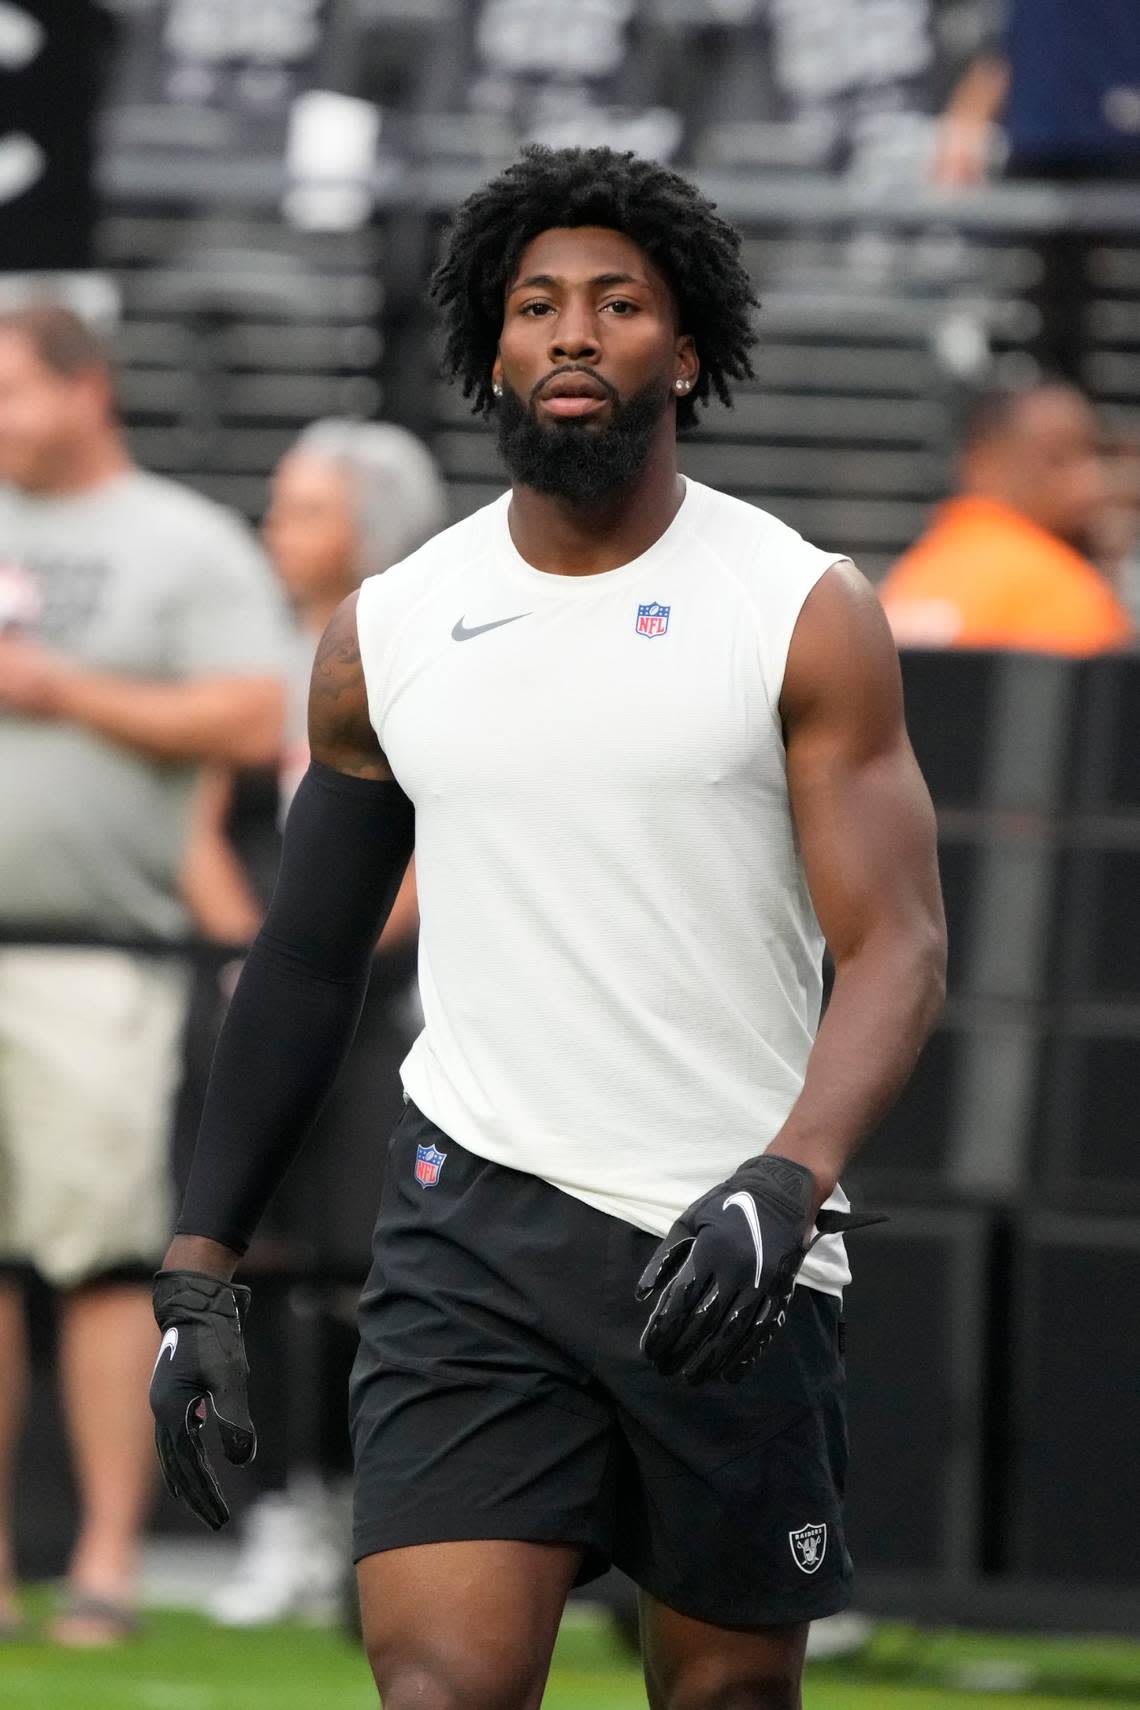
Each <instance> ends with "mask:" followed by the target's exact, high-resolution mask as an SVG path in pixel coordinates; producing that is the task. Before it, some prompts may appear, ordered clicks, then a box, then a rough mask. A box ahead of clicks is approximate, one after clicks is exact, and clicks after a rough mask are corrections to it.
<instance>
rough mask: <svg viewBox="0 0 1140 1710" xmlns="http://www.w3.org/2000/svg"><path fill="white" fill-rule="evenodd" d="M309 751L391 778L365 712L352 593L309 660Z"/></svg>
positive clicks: (367, 774)
mask: <svg viewBox="0 0 1140 1710" xmlns="http://www.w3.org/2000/svg"><path fill="white" fill-rule="evenodd" d="M309 751H310V753H311V754H312V756H313V759H314V760H320V761H321V762H322V763H323V764H324V765H326V766H331V767H333V768H334V770H336V771H337V772H345V773H347V774H348V776H349V777H352V778H380V779H384V778H390V777H391V776H392V772H391V769H390V767H389V765H388V762H387V761H386V760H385V758H384V754H383V751H382V750H381V747H380V744H379V742H378V741H377V739H376V732H375V731H374V730H373V728H372V723H371V720H370V719H369V716H368V693H367V690H366V688H365V683H364V667H363V665H362V664H361V660H360V642H359V639H358V636H357V633H356V595H355V594H351V595H350V596H349V597H348V599H347V600H344V601H343V602H342V603H341V605H339V606H338V607H337V609H336V611H335V612H334V613H333V615H332V617H331V619H330V620H329V624H328V627H327V629H326V630H325V633H324V634H323V635H322V637H321V640H320V644H319V646H318V648H317V656H316V658H315V660H314V661H313V675H312V679H311V681H310V684H309Z"/></svg>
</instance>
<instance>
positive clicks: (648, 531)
mask: <svg viewBox="0 0 1140 1710" xmlns="http://www.w3.org/2000/svg"><path fill="white" fill-rule="evenodd" d="M684 496H685V484H684V482H683V481H682V480H681V477H680V475H679V474H678V473H677V448H676V442H675V441H674V439H673V437H672V435H670V437H669V439H668V440H667V441H665V440H663V441H662V442H661V443H659V444H658V445H656V446H654V448H653V450H652V451H651V452H650V455H649V457H648V458H647V459H646V462H645V463H644V465H643V466H642V468H641V470H640V472H639V473H638V475H637V476H636V477H635V479H634V480H633V481H632V482H631V483H630V484H629V485H628V486H626V487H622V488H620V489H619V490H618V491H617V492H616V493H613V494H608V495H607V496H606V498H605V499H602V500H598V501H596V502H594V503H587V504H580V503H575V502H573V501H572V500H569V499H559V498H555V497H552V496H551V495H550V494H548V493H536V492H535V490H534V488H533V487H524V486H522V485H519V484H516V485H515V487H514V488H513V489H512V494H511V504H510V510H509V511H508V513H507V521H508V524H509V527H510V531H511V539H512V540H513V541H514V544H515V548H516V550H517V552H518V553H519V555H520V556H521V557H522V558H525V559H526V561H527V563H528V564H533V565H534V567H535V569H536V570H546V571H548V572H549V573H550V574H551V575H553V576H596V575H599V574H600V573H601V572H602V571H605V570H617V569H618V568H619V567H620V566H621V565H623V564H629V563H631V562H632V560H633V559H635V558H640V556H641V554H642V553H643V552H648V550H649V548H650V547H651V546H652V545H653V543H654V541H656V540H659V539H660V538H661V536H662V535H663V534H664V533H665V530H666V529H667V528H668V527H669V524H670V523H671V522H672V521H673V518H674V517H675V516H676V514H677V511H678V510H679V508H680V505H681V500H682V499H683V498H684Z"/></svg>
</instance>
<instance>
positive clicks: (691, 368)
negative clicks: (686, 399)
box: [673, 333, 701, 392]
mask: <svg viewBox="0 0 1140 1710" xmlns="http://www.w3.org/2000/svg"><path fill="white" fill-rule="evenodd" d="M673 372H674V384H675V385H676V387H677V390H678V392H691V391H692V389H693V387H694V386H695V385H696V383H697V379H698V376H699V375H700V372H701V361H700V357H699V356H698V355H697V347H696V345H695V344H694V343H693V335H692V333H678V334H677V343H676V349H675V366H674V371H673Z"/></svg>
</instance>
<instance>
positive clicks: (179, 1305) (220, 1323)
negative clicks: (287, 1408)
mask: <svg viewBox="0 0 1140 1710" xmlns="http://www.w3.org/2000/svg"><path fill="white" fill-rule="evenodd" d="M249 1299H250V1296H249V1290H248V1288H243V1287H242V1285H241V1284H240V1283H225V1282H219V1281H218V1279H217V1278H216V1277H211V1276H206V1275H205V1274H204V1273H203V1272H201V1271H159V1272H158V1273H157V1275H156V1276H155V1279H154V1316H155V1318H156V1319H157V1320H158V1327H159V1329H160V1330H161V1331H162V1333H163V1335H162V1342H161V1344H160V1346H159V1350H158V1358H157V1360H156V1361H155V1363H154V1373H153V1375H152V1377H151V1380H150V1406H151V1412H152V1413H153V1414H154V1419H155V1426H154V1441H155V1446H156V1448H157V1449H158V1460H159V1465H160V1466H161V1467H162V1476H163V1478H164V1479H165V1480H166V1487H167V1489H168V1490H169V1491H170V1494H171V1496H176V1497H180V1498H181V1500H182V1501H183V1502H185V1504H186V1506H187V1507H188V1508H190V1509H191V1510H192V1511H193V1512H194V1513H195V1514H196V1515H197V1516H198V1518H199V1519H200V1520H204V1521H205V1523H206V1525H207V1526H209V1527H210V1528H211V1530H213V1531H215V1532H216V1531H218V1530H219V1529H220V1528H221V1527H222V1526H224V1525H225V1523H226V1521H227V1520H228V1519H229V1517H230V1511H229V1508H228V1507H227V1505H226V1499H225V1497H224V1496H223V1495H222V1493H221V1490H220V1488H219V1486H218V1481H217V1479H216V1478H215V1477H214V1472H213V1468H212V1467H211V1466H210V1463H209V1460H208V1459H207V1457H206V1451H205V1448H204V1446H203V1444H202V1438H201V1433H202V1427H203V1425H204V1424H205V1423H206V1420H207V1418H208V1417H209V1410H210V1409H211V1408H212V1409H213V1414H214V1418H215V1419H216V1421H217V1425H218V1435H219V1437H220V1438H221V1442H222V1451H223V1453H224V1454H225V1457H226V1459H227V1460H228V1461H232V1462H233V1463H234V1464H235V1465H236V1466H244V1464H245V1463H246V1462H247V1461H251V1460H252V1459H253V1457H254V1455H255V1454H256V1453H257V1433H256V1432H255V1431H254V1428H253V1421H252V1420H251V1418H250V1416H249V1402H248V1400H247V1397H246V1380H247V1378H248V1376H249V1366H248V1365H247V1363H246V1358H245V1345H244V1343H243V1341H242V1326H243V1325H244V1323H245V1319H246V1314H247V1313H248V1311H249Z"/></svg>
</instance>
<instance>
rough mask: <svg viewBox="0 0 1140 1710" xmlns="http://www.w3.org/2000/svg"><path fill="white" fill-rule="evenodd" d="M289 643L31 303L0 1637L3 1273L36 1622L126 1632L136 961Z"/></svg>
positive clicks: (15, 659)
mask: <svg viewBox="0 0 1140 1710" xmlns="http://www.w3.org/2000/svg"><path fill="white" fill-rule="evenodd" d="M287 657H288V629H287V620H286V617H285V613H284V608H283V605H282V602H281V600H280V596H279V594H278V592H277V589H276V586H275V583H274V579H273V577H272V575H271V573H270V572H269V570H268V568H267V567H266V565H265V563H264V561H263V559H262V557H261V554H260V551H259V549H258V547H257V545H256V543H255V541H254V539H253V537H252V535H251V534H250V532H249V531H248V529H247V528H246V527H245V525H244V524H243V523H241V522H240V521H239V520H238V519H237V518H235V517H233V516H231V515H229V514H228V513H226V512H224V511H223V510H221V509H219V507H217V506H216V505H213V504H211V503H210V502H209V501H207V500H205V499H203V498H201V497H199V496H197V495H196V494H193V493H191V492H188V491H186V490H185V489H183V488H180V487H178V486H176V485H174V484H173V483H172V482H169V481H165V480H161V479H159V478H158V477H156V476H153V475H148V474H145V473H144V472H142V471H141V470H139V469H137V468H135V467H134V466H133V464H132V463H131V461H130V459H129V457H128V455H127V452H126V448H125V446H124V443H123V439H122V435H121V430H120V426H119V423H118V421H117V419H116V416H115V412H114V407H113V402H112V390H111V381H110V376H109V373H108V368H107V363H106V359H105V357H104V355H103V353H102V351H101V349H100V347H99V345H98V343H97V341H96V340H95V339H94V338H93V336H92V335H91V333H90V332H89V331H88V330H87V329H86V328H85V327H84V326H83V324H82V323H81V322H79V321H77V320H76V319H75V317H73V316H72V315H70V314H69V313H68V312H66V311H64V310H61V309H57V308H51V307H40V308H37V309H32V310H28V311H26V312H24V313H21V314H18V315H12V316H6V317H4V316H0V803H2V804H3V807H2V810H0V1632H2V1631H3V1630H4V1629H5V1627H8V1626H11V1625H12V1624H13V1623H14V1622H15V1620H16V1618H17V1612H16V1606H15V1598H14V1590H13V1584H12V1572H11V1561H10V1550H9V1549H8V1547H7V1532H6V1527H5V1518H6V1515H7V1514H8V1512H9V1511H10V1504H9V1502H8V1500H7V1498H8V1495H9V1486H10V1474H11V1460H12V1448H13V1444H14V1439H15V1435H16V1429H17V1425H18V1417H17V1409H18V1403H19V1397H20V1393H21V1390H22V1387H23V1385H22V1381H21V1374H22V1371H23V1367H24V1340H23V1314H22V1302H21V1299H20V1294H19V1291H18V1289H17V1288H16V1286H15V1284H14V1282H13V1280H12V1272H13V1268H14V1267H18V1266H22V1265H31V1266H34V1267H35V1268H36V1269H37V1270H38V1271H39V1272H40V1273H41V1274H42V1275H43V1276H44V1277H45V1278H46V1279H47V1280H48V1281H49V1282H50V1283H52V1284H53V1285H54V1286H55V1287H57V1288H58V1289H59V1290H61V1291H62V1327H61V1335H62V1348H63V1355H64V1357H63V1362H62V1363H63V1371H64V1381H65V1387H66V1389H67V1390H68V1391H69V1394H68V1401H69V1406H68V1409H67V1412H68V1417H69V1421H70V1425H71V1429H72V1433H73V1438H74V1447H75V1451H76V1454H75V1460H76V1468H77V1472H78V1475H79V1484H80V1495H81V1499H82V1506H83V1524H82V1529H81V1532H80V1536H79V1540H78V1543H77V1546H76V1550H75V1554H74V1556H73V1559H72V1564H71V1572H70V1581H69V1590H68V1598H67V1602H66V1603H65V1605H64V1608H63V1610H62V1611H61V1613H60V1616H59V1618H58V1620H57V1628H56V1637H57V1638H58V1639H59V1640H61V1641H62V1642H73V1643H91V1642H105V1641H107V1640H108V1639H113V1638H116V1637H120V1636H122V1635H123V1634H124V1633H125V1632H126V1631H127V1629H128V1627H129V1625H130V1618H129V1609H130V1603H131V1598H132V1595H133V1572H134V1561H135V1555H136V1551H137V1542H138V1536H139V1532H140V1528H141V1522H142V1518H143V1515H144V1513H145V1508H146V1502H147V1497H148V1481H149V1464H150V1447H149V1436H150V1427H149V1419H148V1416H147V1411H146V1400H145V1389H146V1377H147V1375H148V1373H149V1368H150V1364H151V1362H152V1361H153V1359H154V1330H153V1322H152V1320H151V1317H150V1310H149V1293H148V1290H147V1289H146V1288H145V1287H144V1286H139V1285H140V1284H141V1282H142V1279H143V1278H144V1277H145V1276H146V1274H147V1273H148V1272H149V1270H150V1269H152V1268H153V1264H154V1261H155V1259H156V1257H157V1256H158V1255H159V1254H160V1253H161V1250H162V1247H163V1244H164V1242H165V1239H166V1236H167V1234H168V1228H167V1217H168V1203H167V1202H168V1189H167V1138H168V1119H169V1113H170V1106H171V1103H172V1100H173V1096H174V1093H175V1091H176V1089H177V1082H178V1076H179V1071H180V1043H181V1032H182V1024H183V1021H184V1015H185V998H186V986H185V976H184V972H183V970H182V969H181V967H180V966H179V965H178V963H177V960H176V958H173V957H172V956H170V955H169V954H163V953H162V950H163V946H164V945H166V944H168V943H169V942H170V941H176V940H178V939H179V938H180V937H181V936H182V935H184V933H185V932H186V931H187V928H188V921H187V914H186V909H185V905H184V903H183V901H182V898H181V896H180V894H179V871H180V868H181V865H182V861H183V857H184V854H185V847H186V842H187V838H188V834H189V819H190V805H191V798H192V795H193V791H194V787H195V782H196V775H197V772H198V769H199V767H200V766H201V765H202V764H203V763H206V762H219V763H223V764H227V765H231V766H232V765H248V764H260V763H269V762H273V761H275V760H276V759H277V757H278V754H279V750H280V742H281V720H282V708H283V691H282V683H281V671H282V666H283V662H284V661H285V659H287ZM37 939H38V940H39V941H40V942H39V944H38V945H36V943H35V941H36V940H37ZM45 939H57V940H59V941H60V943H59V944H56V945H51V946H48V945H45V943H44V940H45ZM20 940H24V941H25V942H24V943H22V944H21V943H20V942H19V941H20ZM69 940H70V941H71V942H70V944H69ZM92 940H96V941H101V944H102V947H98V946H97V945H93V944H92V942H91V941H92ZM28 941H31V942H28ZM76 943H79V944H83V946H84V947H82V948H76V947H75V945H76ZM116 945H118V946H120V947H119V948H115V947H114V946H116ZM147 946H149V947H150V948H149V949H147V948H145V947H147ZM5 1267H7V1270H6V1273H5ZM132 1285H134V1286H132ZM80 1398H82V1399H81V1400H80Z"/></svg>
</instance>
